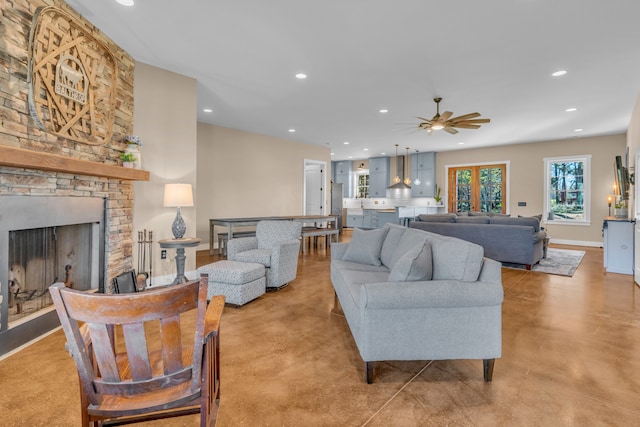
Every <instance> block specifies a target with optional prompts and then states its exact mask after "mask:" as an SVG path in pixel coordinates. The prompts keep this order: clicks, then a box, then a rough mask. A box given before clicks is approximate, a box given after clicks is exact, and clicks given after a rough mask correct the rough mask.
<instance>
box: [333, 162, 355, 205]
mask: <svg viewBox="0 0 640 427" xmlns="http://www.w3.org/2000/svg"><path fill="white" fill-rule="evenodd" d="M352 166H353V165H352V162H351V161H350V160H349V161H341V162H331V168H332V172H331V175H332V176H333V182H335V183H336V184H342V197H353V196H352V194H351V193H352V191H353V181H352V180H353V173H352V172H353V170H352Z"/></svg>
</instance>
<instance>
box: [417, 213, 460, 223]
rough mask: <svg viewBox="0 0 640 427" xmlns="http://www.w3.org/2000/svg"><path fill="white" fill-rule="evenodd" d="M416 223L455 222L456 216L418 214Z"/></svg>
mask: <svg viewBox="0 0 640 427" xmlns="http://www.w3.org/2000/svg"><path fill="white" fill-rule="evenodd" d="M418 221H424V222H456V214H454V213H451V214H436V215H429V214H420V215H418Z"/></svg>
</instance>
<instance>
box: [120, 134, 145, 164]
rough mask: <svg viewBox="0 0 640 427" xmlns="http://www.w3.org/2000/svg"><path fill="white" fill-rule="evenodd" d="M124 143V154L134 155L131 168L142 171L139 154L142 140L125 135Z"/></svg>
mask: <svg viewBox="0 0 640 427" xmlns="http://www.w3.org/2000/svg"><path fill="white" fill-rule="evenodd" d="M124 142H125V143H126V144H127V149H126V150H125V153H131V154H133V155H134V157H135V160H133V163H134V164H133V167H134V168H136V169H142V155H141V154H140V147H142V139H140V137H139V136H135V135H127V136H125V137H124Z"/></svg>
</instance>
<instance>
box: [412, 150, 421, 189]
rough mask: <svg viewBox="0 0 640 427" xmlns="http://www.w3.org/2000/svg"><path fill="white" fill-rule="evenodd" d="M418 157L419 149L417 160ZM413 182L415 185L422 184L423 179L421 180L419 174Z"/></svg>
mask: <svg viewBox="0 0 640 427" xmlns="http://www.w3.org/2000/svg"><path fill="white" fill-rule="evenodd" d="M417 157H418V150H416V160H417ZM416 163H417V161H416ZM416 175H417V173H416ZM413 183H414V184H415V185H420V184H422V181H420V177H419V176H416V179H415V181H413Z"/></svg>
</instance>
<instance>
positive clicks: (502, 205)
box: [447, 164, 507, 213]
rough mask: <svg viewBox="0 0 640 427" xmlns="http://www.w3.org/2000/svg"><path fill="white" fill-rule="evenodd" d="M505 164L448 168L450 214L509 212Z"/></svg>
mask: <svg viewBox="0 0 640 427" xmlns="http://www.w3.org/2000/svg"><path fill="white" fill-rule="evenodd" d="M506 169H507V165H506V164H495V165H478V166H459V167H451V168H449V176H448V180H449V198H448V201H447V204H448V208H449V212H469V211H472V212H487V213H489V212H495V213H506V200H505V199H504V198H505V195H506V194H507V192H506V179H507V174H506Z"/></svg>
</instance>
